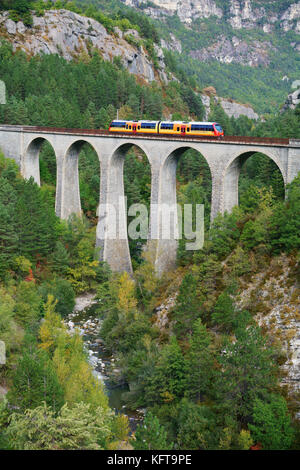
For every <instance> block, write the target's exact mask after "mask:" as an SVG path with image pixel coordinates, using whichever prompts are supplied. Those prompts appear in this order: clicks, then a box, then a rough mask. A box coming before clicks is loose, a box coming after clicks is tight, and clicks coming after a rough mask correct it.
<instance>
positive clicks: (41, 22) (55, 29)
mask: <svg viewBox="0 0 300 470" xmlns="http://www.w3.org/2000/svg"><path fill="white" fill-rule="evenodd" d="M1 37H2V38H4V39H6V40H9V41H10V42H11V43H12V45H13V48H14V50H17V49H20V50H23V51H24V52H25V53H26V54H28V55H35V54H39V53H44V54H59V55H61V56H62V57H64V58H65V59H67V60H71V59H72V58H76V57H78V56H79V55H80V54H82V55H87V54H88V53H90V52H91V51H92V50H93V49H97V50H98V51H99V52H100V54H101V55H102V57H103V59H104V60H110V61H112V60H113V59H114V58H115V57H120V58H121V60H122V62H123V64H124V65H125V67H126V68H127V69H128V71H129V72H130V73H133V74H135V75H137V76H140V77H142V78H143V79H144V80H146V81H147V82H151V81H153V80H155V79H160V80H161V81H163V82H167V81H168V76H169V77H170V79H172V75H171V74H167V71H166V65H165V62H164V53H163V50H162V48H161V47H159V46H157V45H155V53H156V57H157V62H158V66H159V68H158V70H155V68H154V65H153V63H152V61H151V60H150V58H149V56H148V55H147V52H146V51H145V49H144V48H143V46H134V45H132V41H130V43H129V42H128V41H127V40H126V38H128V37H129V38H134V40H135V41H136V42H137V43H138V42H140V41H139V40H140V37H139V33H138V32H137V31H136V30H128V31H125V32H123V31H121V30H120V29H119V28H115V31H114V34H108V32H107V30H106V29H105V28H104V27H103V26H102V25H101V24H100V23H98V22H97V21H95V20H93V19H91V18H88V17H85V16H81V15H78V14H76V13H73V12H71V11H68V10H49V11H46V12H45V15H44V16H39V17H38V16H33V26H32V27H26V26H25V25H24V23H23V22H22V21H18V22H17V23H16V22H14V21H12V20H11V19H10V18H9V14H8V12H4V13H2V14H0V38H1ZM161 45H162V47H163V48H166V49H171V50H176V51H177V52H182V50H181V43H180V41H178V40H176V38H175V36H174V35H172V34H171V38H170V42H167V41H162V44H161ZM215 99H217V98H215ZM220 100H221V105H222V106H223V108H224V110H225V112H226V113H227V114H228V115H229V116H235V117H239V116H240V115H247V116H248V117H250V118H251V119H257V118H258V115H257V114H256V113H255V112H254V111H253V109H252V108H251V107H247V106H244V105H240V104H237V103H234V102H232V101H230V100H224V99H222V98H220ZM202 101H203V103H204V106H205V109H206V113H205V118H207V117H208V115H209V113H210V98H209V97H208V96H206V95H203V96H202Z"/></svg>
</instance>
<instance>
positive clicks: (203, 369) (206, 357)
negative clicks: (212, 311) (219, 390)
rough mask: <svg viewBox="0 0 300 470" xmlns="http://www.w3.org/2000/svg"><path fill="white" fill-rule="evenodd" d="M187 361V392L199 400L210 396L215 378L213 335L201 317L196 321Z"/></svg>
mask: <svg viewBox="0 0 300 470" xmlns="http://www.w3.org/2000/svg"><path fill="white" fill-rule="evenodd" d="M186 361H187V387H186V389H187V394H188V396H189V397H190V398H192V399H195V400H197V401H199V400H201V398H202V397H203V396H204V395H205V396H209V394H210V393H211V391H212V387H213V379H214V375H215V373H214V354H213V351H212V345H211V337H210V334H209V332H208V331H207V329H206V327H205V325H203V324H202V322H201V320H200V318H199V319H198V320H196V321H195V323H194V326H193V335H192V336H191V339H190V342H189V350H188V353H187V355H186Z"/></svg>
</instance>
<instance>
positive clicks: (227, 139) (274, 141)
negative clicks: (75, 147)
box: [0, 125, 300, 146]
mask: <svg viewBox="0 0 300 470" xmlns="http://www.w3.org/2000/svg"><path fill="white" fill-rule="evenodd" d="M1 127H2V128H6V129H11V130H14V129H15V130H18V131H20V132H39V133H55V134H71V135H89V136H103V137H105V136H107V137H108V136H109V137H126V138H129V139H130V138H134V139H139V138H147V139H154V140H158V139H164V140H165V139H167V140H179V141H196V142H201V141H205V142H220V143H222V142H224V143H233V144H234V143H237V144H261V145H264V144H265V145H283V146H288V145H290V144H293V143H297V144H298V143H299V145H300V141H299V140H295V139H281V138H273V137H249V136H229V135H226V136H224V137H214V136H189V135H185V136H181V135H170V134H162V133H160V134H148V133H147V134H146V133H142V132H139V133H136V134H129V133H127V132H110V131H108V130H106V129H68V128H63V127H41V126H11V125H3V126H0V128H1Z"/></svg>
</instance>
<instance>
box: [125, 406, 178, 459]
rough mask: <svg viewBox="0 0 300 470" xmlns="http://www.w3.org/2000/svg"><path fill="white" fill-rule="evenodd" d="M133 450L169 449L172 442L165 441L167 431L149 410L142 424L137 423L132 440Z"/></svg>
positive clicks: (171, 446)
mask: <svg viewBox="0 0 300 470" xmlns="http://www.w3.org/2000/svg"><path fill="white" fill-rule="evenodd" d="M132 445H133V448H134V450H171V449H172V448H173V445H172V444H169V443H168V441H167V432H166V430H165V428H164V427H163V426H162V425H161V424H160V423H159V420H158V418H157V417H156V416H154V415H153V414H152V413H151V412H150V411H149V412H148V413H147V414H146V416H145V419H144V422H143V424H141V425H139V426H138V428H137V430H136V432H135V439H134V440H132Z"/></svg>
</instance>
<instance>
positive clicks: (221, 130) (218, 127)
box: [215, 124, 223, 132]
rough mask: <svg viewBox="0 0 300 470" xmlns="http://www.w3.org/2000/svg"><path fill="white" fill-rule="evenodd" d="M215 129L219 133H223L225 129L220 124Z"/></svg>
mask: <svg viewBox="0 0 300 470" xmlns="http://www.w3.org/2000/svg"><path fill="white" fill-rule="evenodd" d="M215 128H216V130H217V131H218V132H223V129H222V127H221V126H220V124H215Z"/></svg>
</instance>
